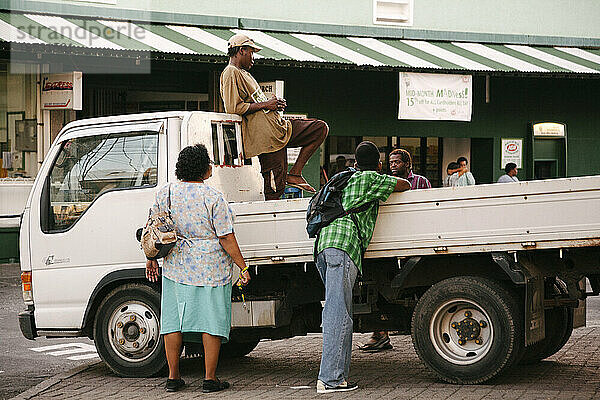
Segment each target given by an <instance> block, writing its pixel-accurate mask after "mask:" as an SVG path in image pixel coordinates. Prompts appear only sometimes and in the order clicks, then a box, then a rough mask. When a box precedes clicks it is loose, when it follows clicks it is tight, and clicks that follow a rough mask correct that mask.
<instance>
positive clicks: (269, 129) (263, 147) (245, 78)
mask: <svg viewBox="0 0 600 400" xmlns="http://www.w3.org/2000/svg"><path fill="white" fill-rule="evenodd" d="M260 50H261V48H260V47H258V46H257V45H256V43H254V41H253V40H252V39H250V38H249V37H248V36H246V35H244V34H241V33H238V34H236V35H233V36H232V37H231V38H230V39H229V41H228V50H227V54H228V55H229V64H227V66H226V67H225V69H224V70H223V72H222V73H221V80H220V85H221V97H222V98H223V104H224V107H225V112H228V113H230V114H237V115H240V116H241V117H242V139H243V141H244V152H245V154H244V156H245V157H246V158H251V157H254V156H258V161H259V162H260V167H261V174H262V176H263V180H264V193H265V200H277V199H279V198H280V197H281V195H282V194H283V192H284V190H285V187H286V185H287V186H291V187H294V188H297V189H301V190H305V191H307V192H311V193H315V192H316V190H315V189H314V188H313V187H312V186H311V185H309V184H308V182H306V180H305V179H304V177H302V169H303V168H304V166H305V165H306V162H307V161H308V159H309V158H310V157H311V156H312V155H313V154H314V153H315V151H316V150H317V149H318V148H319V146H320V145H321V143H323V141H324V140H325V138H326V137H327V134H328V133H329V126H328V125H327V124H326V123H325V122H324V121H321V120H318V119H294V120H292V121H288V120H285V119H284V118H283V117H282V116H281V115H280V114H279V112H278V111H284V110H285V108H286V107H287V102H286V101H285V99H283V98H277V97H272V98H270V99H269V98H267V96H266V95H265V94H264V93H263V91H262V90H261V88H260V85H259V84H258V82H257V81H256V79H254V77H253V76H252V75H251V74H250V72H248V71H249V70H250V68H252V65H254V53H256V52H258V51H260ZM288 147H300V148H301V149H300V154H298V158H297V159H296V162H295V163H294V165H293V166H292V168H291V169H290V170H289V172H288V162H287V148H288Z"/></svg>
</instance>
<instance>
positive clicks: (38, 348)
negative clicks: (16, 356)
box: [29, 343, 85, 352]
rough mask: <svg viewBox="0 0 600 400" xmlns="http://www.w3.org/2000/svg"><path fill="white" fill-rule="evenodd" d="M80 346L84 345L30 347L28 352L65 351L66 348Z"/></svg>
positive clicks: (68, 344) (63, 344) (65, 344)
mask: <svg viewBox="0 0 600 400" xmlns="http://www.w3.org/2000/svg"><path fill="white" fill-rule="evenodd" d="M80 344H85V343H62V344H54V345H51V346H42V347H32V348H30V349H29V350H33V351H37V352H42V351H49V350H58V349H65V348H67V347H73V346H78V345H80Z"/></svg>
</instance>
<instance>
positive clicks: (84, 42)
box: [0, 0, 600, 259]
mask: <svg viewBox="0 0 600 400" xmlns="http://www.w3.org/2000/svg"><path fill="white" fill-rule="evenodd" d="M457 5H458V6H457ZM565 7H566V6H565V4H564V2H563V1H560V0H551V1H541V0H535V1H528V2H521V1H515V0H507V1H505V2H502V3H498V2H494V1H491V0H479V1H475V0H467V1H462V2H460V4H457V3H456V2H451V1H448V0H443V1H439V0H438V1H435V0H393V1H379V0H360V1H359V0H354V1H340V0H331V1H328V2H326V6H324V2H321V1H316V0H307V1H304V2H290V1H280V2H268V1H265V0H257V1H253V2H240V1H233V0H223V1H219V2H208V1H191V0H184V1H179V2H167V1H152V2H149V1H139V0H138V1H128V2H125V1H121V0H96V1H94V2H91V1H89V2H88V1H79V0H78V1H75V0H73V1H44V0H38V1H17V0H13V1H0V28H1V29H0V38H1V39H2V40H3V42H2V43H0V45H1V51H0V151H1V156H2V160H3V161H2V165H1V168H0V178H4V177H9V178H12V179H14V178H19V177H24V179H27V178H34V177H35V175H36V173H37V168H38V166H39V165H40V163H41V162H42V161H43V159H44V156H45V154H46V152H47V150H48V148H49V146H50V144H51V142H52V140H53V139H54V137H55V136H56V134H57V133H58V132H59V130H60V129H61V128H62V126H64V124H66V123H67V122H69V121H71V120H74V119H80V118H87V117H95V116H103V115H111V114H122V113H132V112H145V111H162V110H174V109H179V110H181V109H186V110H207V111H221V110H222V103H221V100H220V97H219V90H218V82H219V79H218V78H219V74H220V72H221V70H222V69H223V68H224V66H225V64H226V63H227V57H226V41H227V39H228V38H229V37H230V36H231V35H233V34H234V33H235V32H244V33H247V34H248V35H249V36H251V37H253V38H254V40H255V41H256V42H257V43H258V44H259V45H260V46H262V47H263V50H262V51H261V52H260V53H259V55H260V56H261V58H259V59H257V60H256V63H255V66H254V67H253V70H252V73H253V75H254V76H255V77H256V78H257V79H258V80H259V81H260V82H272V81H276V80H279V81H283V82H284V96H285V97H286V99H287V102H288V109H287V110H286V112H287V113H289V114H294V115H296V114H298V115H306V116H308V117H318V118H320V119H324V120H325V121H327V123H328V124H329V126H330V137H329V138H328V140H327V141H326V143H325V144H324V146H323V147H322V149H321V152H320V153H319V154H318V156H315V157H314V159H313V160H311V162H310V164H309V165H308V167H307V171H306V173H307V177H308V178H309V181H310V182H311V183H312V184H313V185H314V184H317V185H318V183H319V178H320V169H321V167H322V169H323V171H325V173H327V174H329V175H331V174H332V173H334V172H335V171H336V170H337V168H338V166H337V165H336V160H340V159H341V157H344V159H345V160H346V163H348V164H349V163H351V162H352V153H353V150H354V147H355V145H356V144H357V143H358V142H360V141H361V140H366V139H368V140H372V141H373V142H375V143H376V144H377V145H378V147H379V148H380V150H381V153H382V161H386V154H387V153H389V151H391V150H392V149H393V148H396V147H402V148H406V149H407V150H409V151H410V152H411V154H412V156H413V161H414V162H413V164H414V165H413V169H414V170H415V172H416V173H420V174H423V175H426V176H427V177H428V178H429V179H430V180H431V182H432V184H433V185H434V186H441V183H442V180H443V178H444V176H445V167H446V165H447V164H448V163H449V162H450V161H453V160H456V158H457V157H458V156H466V157H467V158H468V159H469V161H470V164H469V165H470V167H471V170H472V172H473V174H474V175H475V178H476V180H477V182H478V183H492V182H494V181H495V180H496V179H497V178H498V177H499V176H500V175H502V174H503V170H502V167H503V164H504V163H505V161H506V160H507V159H508V158H507V154H506V153H507V149H508V148H509V146H517V147H516V148H517V150H518V151H517V153H518V154H517V156H518V157H520V167H521V168H520V170H521V172H520V173H519V178H520V179H521V180H525V179H536V178H538V179H540V178H552V177H561V176H582V175H592V174H598V173H600V157H597V156H596V154H595V149H596V148H598V147H599V146H598V145H600V134H599V132H598V130H599V129H600V115H599V113H598V112H597V106H596V96H597V93H599V92H600V90H599V89H600V80H598V78H599V77H600V50H599V49H600V26H599V25H598V24H597V19H598V17H599V16H600V4H598V3H597V2H596V1H593V0H583V1H580V2H578V4H577V7H570V8H569V9H568V10H566V9H565ZM72 71H78V72H81V73H82V90H81V103H82V104H81V109H71V108H65V109H52V108H47V107H44V106H43V102H42V99H41V97H42V93H43V91H44V86H43V77H44V76H45V74H46V73H50V74H60V73H70V72H72ZM402 73H413V74H436V75H445V76H451V75H462V76H468V77H470V78H469V79H472V86H471V92H470V93H469V100H470V115H469V118H468V120H444V119H441V120H432V119H429V120H427V119H400V118H399V108H400V106H401V104H400V103H401V90H400V84H401V77H400V76H401V75H400V74H402ZM548 122H549V123H554V124H555V125H552V126H554V127H556V126H559V127H562V128H560V129H559V130H558V131H552V129H550V130H548V129H546V130H544V129H542V130H535V129H534V125H536V124H538V123H548ZM536 129H537V128H536ZM536 132H537V133H536ZM540 132H541V134H540ZM548 132H550V133H548ZM513 156H514V154H513ZM17 208H18V207H17ZM4 209H6V210H8V209H9V207H8V205H7V204H4V205H3V207H2V210H0V213H1V214H3V215H9V211H6V210H4ZM10 212H11V213H12V212H14V211H10ZM10 215H14V214H10ZM13 225H14V223H13ZM0 229H13V232H14V227H13V228H7V227H4V228H3V227H2V226H0ZM2 258H3V256H2V255H1V254H0V259H2ZM4 258H6V257H4Z"/></svg>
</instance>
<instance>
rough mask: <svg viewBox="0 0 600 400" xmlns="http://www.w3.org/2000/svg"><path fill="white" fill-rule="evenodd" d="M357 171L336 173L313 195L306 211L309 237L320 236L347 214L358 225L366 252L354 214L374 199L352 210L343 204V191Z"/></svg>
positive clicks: (357, 229)
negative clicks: (327, 227) (345, 208)
mask: <svg viewBox="0 0 600 400" xmlns="http://www.w3.org/2000/svg"><path fill="white" fill-rule="evenodd" d="M355 172H356V170H355V169H352V168H350V169H348V170H347V171H342V172H339V173H337V174H335V175H334V176H333V177H331V179H330V180H329V182H327V184H325V186H323V187H322V188H321V189H320V190H319V191H318V192H317V194H315V195H314V196H313V198H312V199H311V200H310V203H308V210H307V211H306V232H308V237H311V238H314V237H318V235H319V233H320V232H321V229H323V228H325V227H326V226H327V225H329V224H330V223H331V222H333V221H334V220H336V219H338V218H340V217H343V216H345V215H350V218H351V219H352V222H354V226H355V227H356V231H357V232H358V238H359V240H360V247H361V249H362V251H363V253H364V250H365V249H363V248H362V246H363V237H362V235H361V233H360V229H359V228H358V222H357V220H356V216H355V215H354V214H356V213H359V212H362V211H365V210H367V209H368V208H369V207H370V206H371V205H372V204H373V203H374V201H370V202H368V203H365V204H363V205H361V206H359V207H355V208H351V209H350V210H344V206H342V193H343V191H344V188H345V187H346V185H348V181H349V180H350V177H352V175H354V173H355ZM317 241H318V239H317ZM316 246H317V243H315V249H316Z"/></svg>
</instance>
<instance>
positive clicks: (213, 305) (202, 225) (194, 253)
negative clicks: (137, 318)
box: [146, 144, 250, 393]
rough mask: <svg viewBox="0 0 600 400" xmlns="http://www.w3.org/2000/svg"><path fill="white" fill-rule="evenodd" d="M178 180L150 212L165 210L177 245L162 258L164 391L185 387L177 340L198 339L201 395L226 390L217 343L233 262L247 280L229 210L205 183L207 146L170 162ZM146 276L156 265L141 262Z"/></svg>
mask: <svg viewBox="0 0 600 400" xmlns="http://www.w3.org/2000/svg"><path fill="white" fill-rule="evenodd" d="M175 175H176V176H177V179H179V181H178V182H175V183H172V184H170V185H167V186H165V187H164V188H162V189H161V190H160V191H159V192H158V193H157V195H156V201H155V203H154V205H153V206H152V212H153V213H155V212H158V211H159V210H167V203H168V202H167V199H168V196H170V198H171V215H172V218H173V222H174V223H175V226H176V230H177V237H178V240H177V244H176V245H175V247H173V250H172V251H171V252H170V253H169V255H167V256H166V257H165V258H164V263H163V267H162V275H163V276H162V295H161V315H160V333H161V334H163V335H164V340H165V351H166V355H167V363H168V365H169V378H168V379H167V383H166V390H167V392H176V391H178V390H180V389H182V388H183V387H184V386H185V382H184V381H183V379H181V376H180V374H179V358H180V356H181V348H182V342H183V339H184V338H185V340H186V341H200V340H201V341H202V344H203V346H204V364H205V378H204V382H203V383H202V391H203V392H205V393H208V392H216V391H219V390H223V389H227V388H228V387H229V383H228V382H221V381H219V379H218V378H217V377H216V375H215V373H216V369H217V361H218V359H219V350H220V348H221V343H225V342H227V340H228V339H229V330H230V328H231V284H232V276H233V264H232V261H233V262H234V263H235V264H237V266H238V267H240V269H241V273H240V280H241V282H242V284H247V283H248V281H249V280H250V275H249V274H248V271H247V269H248V268H247V267H246V263H245V262H244V258H243V257H242V253H241V252H240V248H239V246H238V243H237V240H236V238H235V234H234V233H233V213H232V211H231V209H230V208H229V205H228V204H227V202H226V201H225V199H224V198H223V195H222V194H221V193H220V192H219V191H217V190H215V189H213V188H211V187H210V186H208V185H206V184H205V183H204V181H205V180H206V179H208V178H210V176H211V175H212V165H211V161H210V158H209V157H208V151H207V150H206V147H204V145H201V144H197V145H195V146H188V147H186V148H185V149H183V150H182V151H181V152H180V153H179V157H178V159H177V164H176V166H175ZM146 276H147V277H148V279H149V280H151V281H153V282H155V281H157V280H158V263H157V262H156V261H150V260H149V261H147V262H146Z"/></svg>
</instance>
